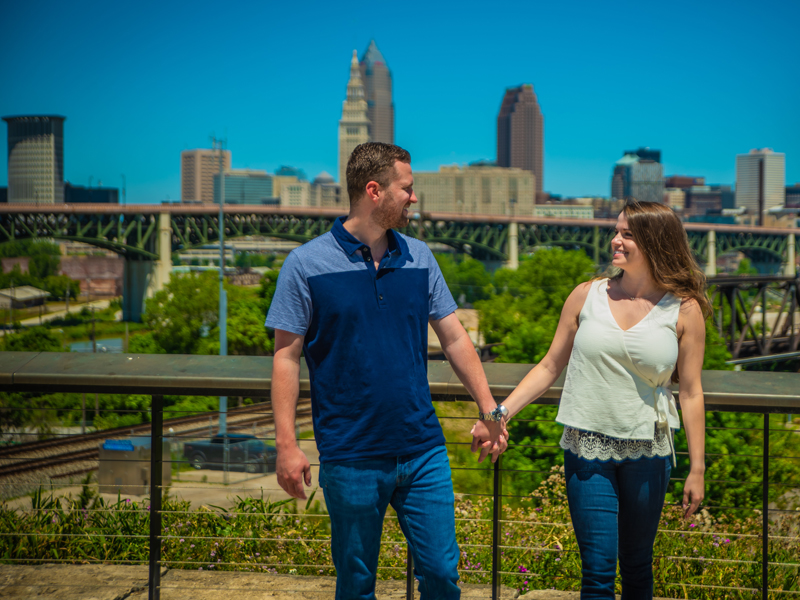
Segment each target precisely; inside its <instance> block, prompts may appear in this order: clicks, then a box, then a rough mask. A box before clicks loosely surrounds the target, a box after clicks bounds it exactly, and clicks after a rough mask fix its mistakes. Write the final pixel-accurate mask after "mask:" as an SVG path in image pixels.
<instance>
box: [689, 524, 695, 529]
mask: <svg viewBox="0 0 800 600" xmlns="http://www.w3.org/2000/svg"><path fill="white" fill-rule="evenodd" d="M689 527H690V528H692V529H694V528H695V527H697V523H689Z"/></svg>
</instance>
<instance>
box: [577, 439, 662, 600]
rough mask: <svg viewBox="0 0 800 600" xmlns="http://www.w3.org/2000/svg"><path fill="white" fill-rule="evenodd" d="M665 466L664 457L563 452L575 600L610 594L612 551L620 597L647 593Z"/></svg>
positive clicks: (649, 592) (644, 596)
mask: <svg viewBox="0 0 800 600" xmlns="http://www.w3.org/2000/svg"><path fill="white" fill-rule="evenodd" d="M670 471H671V465H670V462H669V458H641V459H639V460H626V461H623V462H614V461H607V462H601V461H599V460H584V459H582V458H578V457H577V456H575V455H574V454H573V453H572V452H569V451H565V452H564V474H565V475H566V479H567V500H568V501H569V512H570V515H572V525H573V527H574V528H575V537H576V538H577V539H578V547H579V548H580V551H581V564H582V572H583V573H582V575H583V577H582V579H581V600H584V599H587V598H614V578H615V576H616V571H617V556H618V555H619V571H620V576H621V579H622V598H623V600H634V599H636V600H638V599H640V598H641V599H647V600H649V599H650V598H652V597H653V543H654V542H655V539H656V532H657V531H658V521H659V519H660V517H661V509H662V508H663V506H664V496H665V495H666V493H667V484H668V483H669V474H670Z"/></svg>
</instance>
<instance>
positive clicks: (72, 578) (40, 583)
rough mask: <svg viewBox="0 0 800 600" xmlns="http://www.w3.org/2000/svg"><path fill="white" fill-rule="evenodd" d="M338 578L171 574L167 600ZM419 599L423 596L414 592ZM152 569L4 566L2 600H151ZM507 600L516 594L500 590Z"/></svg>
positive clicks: (324, 594) (400, 584)
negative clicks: (149, 591) (149, 579)
mask: <svg viewBox="0 0 800 600" xmlns="http://www.w3.org/2000/svg"><path fill="white" fill-rule="evenodd" d="M335 586H336V580H335V578H333V577H300V576H296V575H266V574H262V573H231V572H219V573H210V572H202V573H200V572H197V571H185V570H168V571H165V572H163V573H162V577H161V598H162V599H163V600H218V599H219V598H236V599H237V600H267V599H268V600H333V597H334V591H335ZM375 591H376V596H377V597H378V598H381V599H392V600H401V599H403V598H405V596H406V583H405V581H379V582H378V584H377V587H376V590H375ZM414 596H415V598H419V592H415V594H414ZM147 597H148V589H147V567H146V566H129V565H39V566H12V565H0V598H9V599H10V598H14V599H15V600H45V599H47V600H123V599H129V600H147ZM461 597H462V598H464V600H484V599H489V598H491V597H492V590H491V586H489V585H463V586H462V588H461ZM500 597H501V598H503V599H504V600H506V599H507V600H511V599H513V598H517V597H518V596H517V592H516V590H513V589H511V588H508V587H503V588H502V589H501V593H500ZM519 597H520V598H524V599H525V600H577V598H578V597H579V594H578V593H574V592H556V591H553V590H542V591H535V592H529V593H527V594H524V595H523V596H519Z"/></svg>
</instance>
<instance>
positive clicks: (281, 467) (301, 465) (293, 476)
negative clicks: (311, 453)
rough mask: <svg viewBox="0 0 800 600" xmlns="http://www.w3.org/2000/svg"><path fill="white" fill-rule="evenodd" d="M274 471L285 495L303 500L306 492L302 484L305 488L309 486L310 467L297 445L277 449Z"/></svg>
mask: <svg viewBox="0 0 800 600" xmlns="http://www.w3.org/2000/svg"><path fill="white" fill-rule="evenodd" d="M275 471H276V473H277V475H278V484H279V485H280V486H281V487H282V488H283V490H284V491H285V492H286V493H287V494H289V495H290V496H291V497H292V498H300V499H303V500H305V498H306V491H305V490H304V489H303V482H304V481H305V484H306V486H310V485H311V465H310V464H309V462H308V458H306V455H305V453H304V452H303V451H302V450H300V447H299V446H297V444H294V445H291V446H288V447H286V448H279V449H278V458H277V461H276V465H275Z"/></svg>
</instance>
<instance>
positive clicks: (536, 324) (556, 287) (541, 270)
mask: <svg viewBox="0 0 800 600" xmlns="http://www.w3.org/2000/svg"><path fill="white" fill-rule="evenodd" d="M594 272H595V265H594V263H593V262H592V261H591V259H590V258H589V257H588V256H586V254H585V253H584V252H581V251H574V250H573V251H564V250H562V249H561V248H552V249H545V250H539V251H538V252H536V253H534V254H533V256H531V257H530V258H528V259H526V260H523V261H522V262H520V265H519V268H518V269H517V270H516V271H512V270H510V269H500V270H499V271H497V272H496V273H495V275H494V282H495V289H496V290H497V293H496V294H494V295H493V296H492V297H490V298H489V299H487V300H482V301H480V302H477V303H476V304H475V306H476V308H477V309H478V311H479V312H480V327H481V332H482V333H483V336H484V339H485V340H486V342H487V343H497V344H500V345H499V346H498V347H497V350H496V351H497V354H498V359H497V361H498V362H516V363H534V362H539V361H540V360H541V359H542V358H543V357H544V355H545V354H546V353H547V350H548V348H549V347H550V343H551V342H552V340H553V336H554V335H555V331H556V326H557V325H558V318H559V316H560V314H561V308H562V307H563V306H564V302H565V301H566V299H567V297H568V296H569V294H570V293H571V292H572V290H573V289H575V286H577V285H578V284H579V283H582V282H584V281H588V280H589V279H590V278H591V277H592V275H593V274H594Z"/></svg>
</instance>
